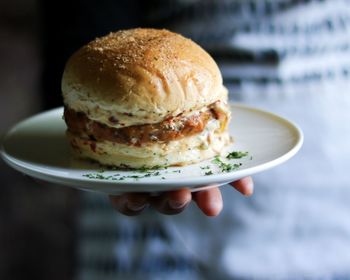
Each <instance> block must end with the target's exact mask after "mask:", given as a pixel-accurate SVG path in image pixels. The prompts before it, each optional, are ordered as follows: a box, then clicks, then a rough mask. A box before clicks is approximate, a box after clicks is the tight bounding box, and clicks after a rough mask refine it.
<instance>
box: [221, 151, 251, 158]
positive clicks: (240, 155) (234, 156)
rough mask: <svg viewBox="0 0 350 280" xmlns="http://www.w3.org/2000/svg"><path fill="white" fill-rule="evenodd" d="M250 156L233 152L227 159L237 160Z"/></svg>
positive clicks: (245, 153) (246, 153)
mask: <svg viewBox="0 0 350 280" xmlns="http://www.w3.org/2000/svg"><path fill="white" fill-rule="evenodd" d="M247 155H248V152H241V151H233V152H231V153H229V154H228V155H227V156H226V158H227V159H237V158H243V157H246V156H247Z"/></svg>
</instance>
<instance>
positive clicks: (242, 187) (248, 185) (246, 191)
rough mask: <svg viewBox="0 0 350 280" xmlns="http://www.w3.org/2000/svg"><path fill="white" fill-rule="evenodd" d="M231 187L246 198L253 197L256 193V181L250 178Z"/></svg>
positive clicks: (232, 184) (243, 179)
mask: <svg viewBox="0 0 350 280" xmlns="http://www.w3.org/2000/svg"><path fill="white" fill-rule="evenodd" d="M230 185H231V186H233V187H234V188H235V189H236V190H237V191H239V192H240V193H241V194H243V195H244V196H251V195H252V194H253V193H254V181H253V178H252V177H250V176H249V177H244V178H242V179H240V180H237V181H235V182H231V183H230Z"/></svg>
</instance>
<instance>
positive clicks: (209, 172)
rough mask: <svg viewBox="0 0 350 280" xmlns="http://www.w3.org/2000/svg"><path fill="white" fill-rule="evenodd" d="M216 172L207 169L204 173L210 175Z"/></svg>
mask: <svg viewBox="0 0 350 280" xmlns="http://www.w3.org/2000/svg"><path fill="white" fill-rule="evenodd" d="M213 174H214V173H213V171H211V170H209V171H207V172H205V173H204V175H206V176H208V175H213Z"/></svg>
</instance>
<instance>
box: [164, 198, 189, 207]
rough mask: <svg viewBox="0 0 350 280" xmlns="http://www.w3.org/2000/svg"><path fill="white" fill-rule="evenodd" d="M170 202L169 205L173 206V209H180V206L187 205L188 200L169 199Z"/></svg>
mask: <svg viewBox="0 0 350 280" xmlns="http://www.w3.org/2000/svg"><path fill="white" fill-rule="evenodd" d="M168 204H169V207H170V208H172V209H180V208H183V207H185V205H186V204H187V202H186V201H185V202H180V201H177V200H171V199H170V200H169V201H168Z"/></svg>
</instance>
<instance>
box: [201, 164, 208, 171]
mask: <svg viewBox="0 0 350 280" xmlns="http://www.w3.org/2000/svg"><path fill="white" fill-rule="evenodd" d="M200 168H201V169H202V170H205V169H210V166H209V165H207V166H201V167H200Z"/></svg>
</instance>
